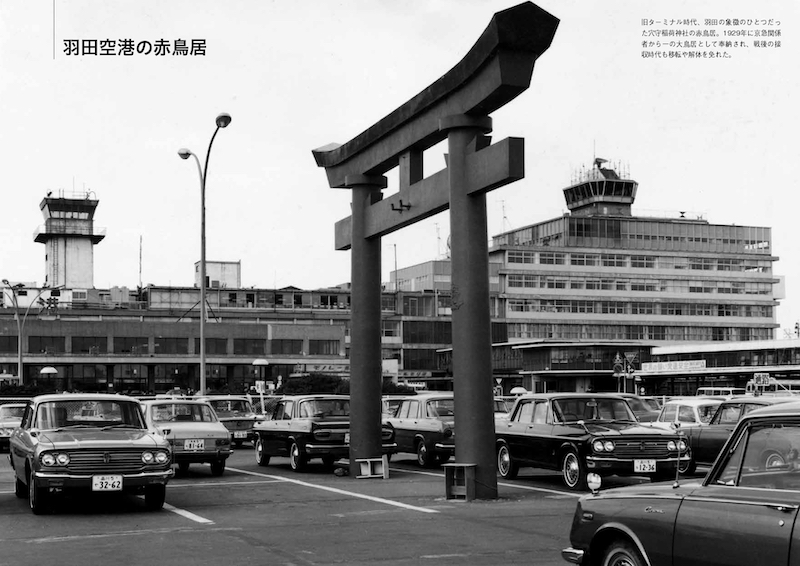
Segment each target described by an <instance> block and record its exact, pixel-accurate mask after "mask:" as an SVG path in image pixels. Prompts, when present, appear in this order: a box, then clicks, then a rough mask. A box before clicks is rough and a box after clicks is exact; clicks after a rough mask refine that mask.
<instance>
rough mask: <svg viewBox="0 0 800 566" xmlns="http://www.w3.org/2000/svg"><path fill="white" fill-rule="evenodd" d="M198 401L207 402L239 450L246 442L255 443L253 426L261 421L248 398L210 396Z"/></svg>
mask: <svg viewBox="0 0 800 566" xmlns="http://www.w3.org/2000/svg"><path fill="white" fill-rule="evenodd" d="M197 400H198V401H207V402H208V403H209V404H210V405H211V407H213V409H214V412H215V413H217V418H219V420H220V422H221V423H222V424H224V425H225V428H227V429H228V430H229V431H230V433H231V441H232V442H233V443H234V445H235V446H236V447H237V448H239V447H240V446H241V445H242V444H243V443H244V441H245V440H249V441H250V442H255V440H256V435H255V432H253V425H255V423H256V422H258V421H259V420H261V417H259V415H257V414H256V411H255V409H254V408H253V404H252V403H251V402H250V400H249V399H248V398H247V397H242V396H238V395H210V396H207V397H198V398H197Z"/></svg>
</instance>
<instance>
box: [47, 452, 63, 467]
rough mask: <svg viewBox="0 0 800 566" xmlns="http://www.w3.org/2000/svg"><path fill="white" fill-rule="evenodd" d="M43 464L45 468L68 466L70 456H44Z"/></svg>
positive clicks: (61, 453)
mask: <svg viewBox="0 0 800 566" xmlns="http://www.w3.org/2000/svg"><path fill="white" fill-rule="evenodd" d="M42 464H43V465H45V466H66V465H67V464H69V454H66V453H64V452H59V453H56V454H53V453H52V452H48V453H46V454H42Z"/></svg>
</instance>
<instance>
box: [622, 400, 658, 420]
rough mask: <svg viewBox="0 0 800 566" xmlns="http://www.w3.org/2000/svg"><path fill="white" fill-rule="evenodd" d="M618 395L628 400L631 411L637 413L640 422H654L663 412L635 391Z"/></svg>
mask: <svg viewBox="0 0 800 566" xmlns="http://www.w3.org/2000/svg"><path fill="white" fill-rule="evenodd" d="M618 395H619V396H620V397H623V398H624V399H625V400H626V401H627V402H628V405H629V406H630V408H631V411H633V414H634V415H636V418H637V419H639V422H643V423H650V422H653V421H654V420H656V419H657V418H658V415H659V414H660V413H661V409H654V408H653V406H652V405H650V403H647V402H646V401H645V400H644V399H642V398H641V397H639V396H638V395H635V394H633V393H619V394H618Z"/></svg>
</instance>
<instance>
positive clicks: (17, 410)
mask: <svg viewBox="0 0 800 566" xmlns="http://www.w3.org/2000/svg"><path fill="white" fill-rule="evenodd" d="M24 412H25V407H0V420H3V419H21V418H22V413H24Z"/></svg>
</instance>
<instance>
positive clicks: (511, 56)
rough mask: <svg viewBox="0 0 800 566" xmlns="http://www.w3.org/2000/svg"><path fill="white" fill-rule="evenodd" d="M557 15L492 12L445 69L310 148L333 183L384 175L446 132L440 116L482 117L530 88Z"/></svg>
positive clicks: (526, 8)
mask: <svg viewBox="0 0 800 566" xmlns="http://www.w3.org/2000/svg"><path fill="white" fill-rule="evenodd" d="M558 23H559V20H558V18H556V17H555V16H553V15H551V14H550V13H548V12H546V11H545V10H543V9H541V8H539V7H538V6H536V5H535V4H533V3H532V2H524V3H522V4H519V5H517V6H513V7H511V8H508V9H506V10H503V11H500V12H497V13H496V14H495V15H494V16H493V17H492V20H491V22H490V23H489V25H488V27H487V28H486V30H485V31H484V32H483V34H481V36H480V38H478V41H477V42H475V44H474V45H473V47H472V48H471V49H470V51H469V52H468V53H467V54H466V55H465V56H464V58H463V59H462V60H461V61H460V62H459V63H458V64H456V66H454V67H453V68H452V69H451V70H450V71H448V72H447V73H445V74H444V75H443V76H442V77H440V78H439V79H438V80H437V81H435V82H434V83H433V84H431V85H430V86H429V87H427V88H426V89H424V90H423V91H422V92H420V93H419V94H417V95H416V96H415V97H414V98H412V99H411V100H409V101H408V102H406V103H405V104H403V105H402V106H400V107H399V108H397V109H396V110H394V111H393V112H391V113H390V114H389V115H387V116H386V117H384V118H383V119H381V120H379V121H378V122H376V123H375V124H374V125H373V126H371V127H369V128H368V129H366V130H365V131H364V132H362V133H361V134H359V135H358V136H356V137H355V138H353V139H352V140H350V141H348V142H347V143H345V144H342V145H337V144H328V145H326V146H323V147H320V148H319V149H316V150H313V151H312V153H313V155H314V159H315V160H316V162H317V165H318V166H320V167H325V170H326V173H327V176H328V183H329V185H330V187H332V188H346V187H347V184H346V180H345V178H346V177H347V176H348V175H370V176H377V175H383V174H384V173H386V172H387V171H389V170H391V169H393V168H394V167H397V166H398V164H399V161H400V157H401V155H402V154H404V153H406V152H408V151H409V150H410V149H412V148H413V149H414V150H415V151H423V150H425V149H427V148H429V147H432V146H433V145H435V144H436V143H438V142H440V141H442V140H443V139H445V138H446V137H447V134H446V132H443V131H441V130H440V128H439V120H440V119H442V118H446V117H447V116H451V115H457V114H467V115H474V116H481V115H483V116H488V115H489V114H490V113H491V112H494V111H495V110H497V109H498V108H501V107H502V106H504V105H505V104H507V103H508V102H509V101H511V100H513V99H514V98H515V97H516V96H518V95H519V94H520V93H522V92H523V91H524V90H526V89H527V88H528V87H529V86H530V80H531V76H532V74H533V65H534V63H535V61H536V59H538V58H539V56H540V55H541V54H542V53H544V52H545V51H546V50H547V49H548V48H549V47H550V44H551V43H552V40H553V37H554V35H555V32H556V28H557V27H558Z"/></svg>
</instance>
